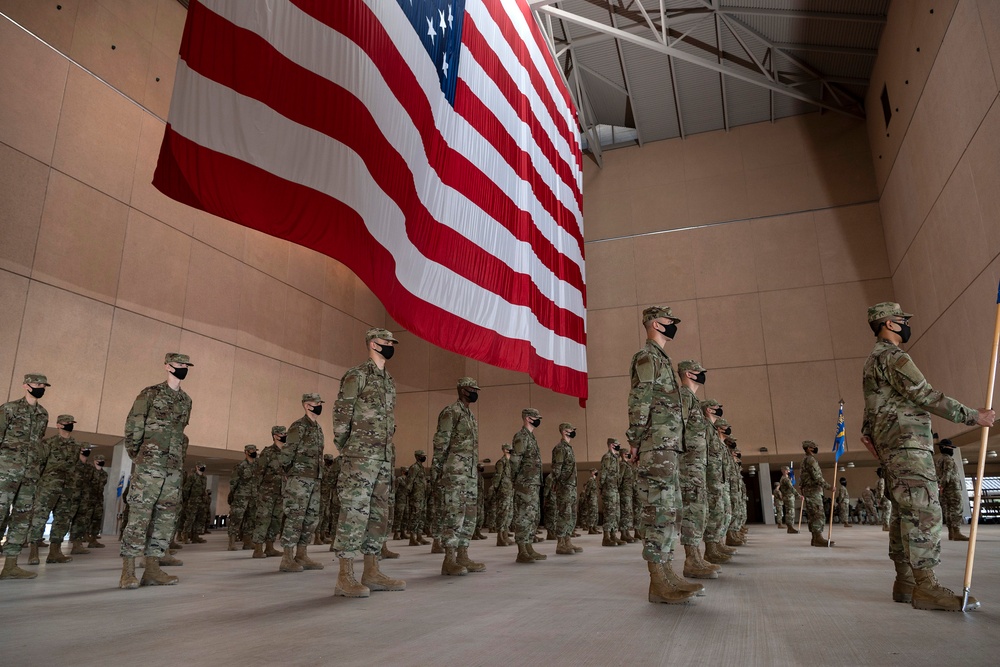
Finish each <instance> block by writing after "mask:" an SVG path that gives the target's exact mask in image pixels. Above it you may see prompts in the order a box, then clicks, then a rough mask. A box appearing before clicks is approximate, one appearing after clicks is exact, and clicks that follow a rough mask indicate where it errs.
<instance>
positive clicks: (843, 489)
mask: <svg viewBox="0 0 1000 667" xmlns="http://www.w3.org/2000/svg"><path fill="white" fill-rule="evenodd" d="M834 499H835V500H836V501H837V513H838V514H839V515H840V521H841V522H842V523H843V524H844V528H850V527H851V494H850V493H848V491H847V478H846V477H841V478H840V486H838V487H837V494H836V497H835V498H834Z"/></svg>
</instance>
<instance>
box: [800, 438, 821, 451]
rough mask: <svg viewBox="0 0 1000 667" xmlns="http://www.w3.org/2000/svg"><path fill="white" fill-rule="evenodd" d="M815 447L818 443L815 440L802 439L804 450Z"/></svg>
mask: <svg viewBox="0 0 1000 667" xmlns="http://www.w3.org/2000/svg"><path fill="white" fill-rule="evenodd" d="M813 447H816V443H815V442H813V441H812V440H803V441H802V449H803V450H808V449H812V448H813ZM816 449H819V447H816Z"/></svg>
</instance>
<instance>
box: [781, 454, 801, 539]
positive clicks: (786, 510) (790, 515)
mask: <svg viewBox="0 0 1000 667" xmlns="http://www.w3.org/2000/svg"><path fill="white" fill-rule="evenodd" d="M789 472H791V470H790V468H789V467H788V466H781V481H779V482H778V484H779V487H778V488H779V490H780V492H781V502H782V503H783V505H784V506H783V507H782V516H783V517H784V519H785V526H787V527H788V532H789V533H791V534H793V535H794V534H797V533H798V532H799V531H797V530H796V529H795V526H794V525H793V524H794V523H795V496H797V495H798V494H797V493H796V492H795V486H794V485H793V484H792V479H791V477H789V476H788V473H789Z"/></svg>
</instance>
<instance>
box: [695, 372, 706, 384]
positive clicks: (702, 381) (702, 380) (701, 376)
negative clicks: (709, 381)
mask: <svg viewBox="0 0 1000 667" xmlns="http://www.w3.org/2000/svg"><path fill="white" fill-rule="evenodd" d="M694 381H695V382H697V383H698V384H705V371H702V372H700V373H698V374H697V375H695V376H694Z"/></svg>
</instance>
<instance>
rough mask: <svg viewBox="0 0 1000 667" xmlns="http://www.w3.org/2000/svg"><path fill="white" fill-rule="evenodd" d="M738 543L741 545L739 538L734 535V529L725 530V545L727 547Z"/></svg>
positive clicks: (736, 545)
mask: <svg viewBox="0 0 1000 667" xmlns="http://www.w3.org/2000/svg"><path fill="white" fill-rule="evenodd" d="M740 545H741V542H740V540H739V538H738V537H736V533H735V532H734V531H732V530H727V531H726V546H727V547H738V546H740Z"/></svg>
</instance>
